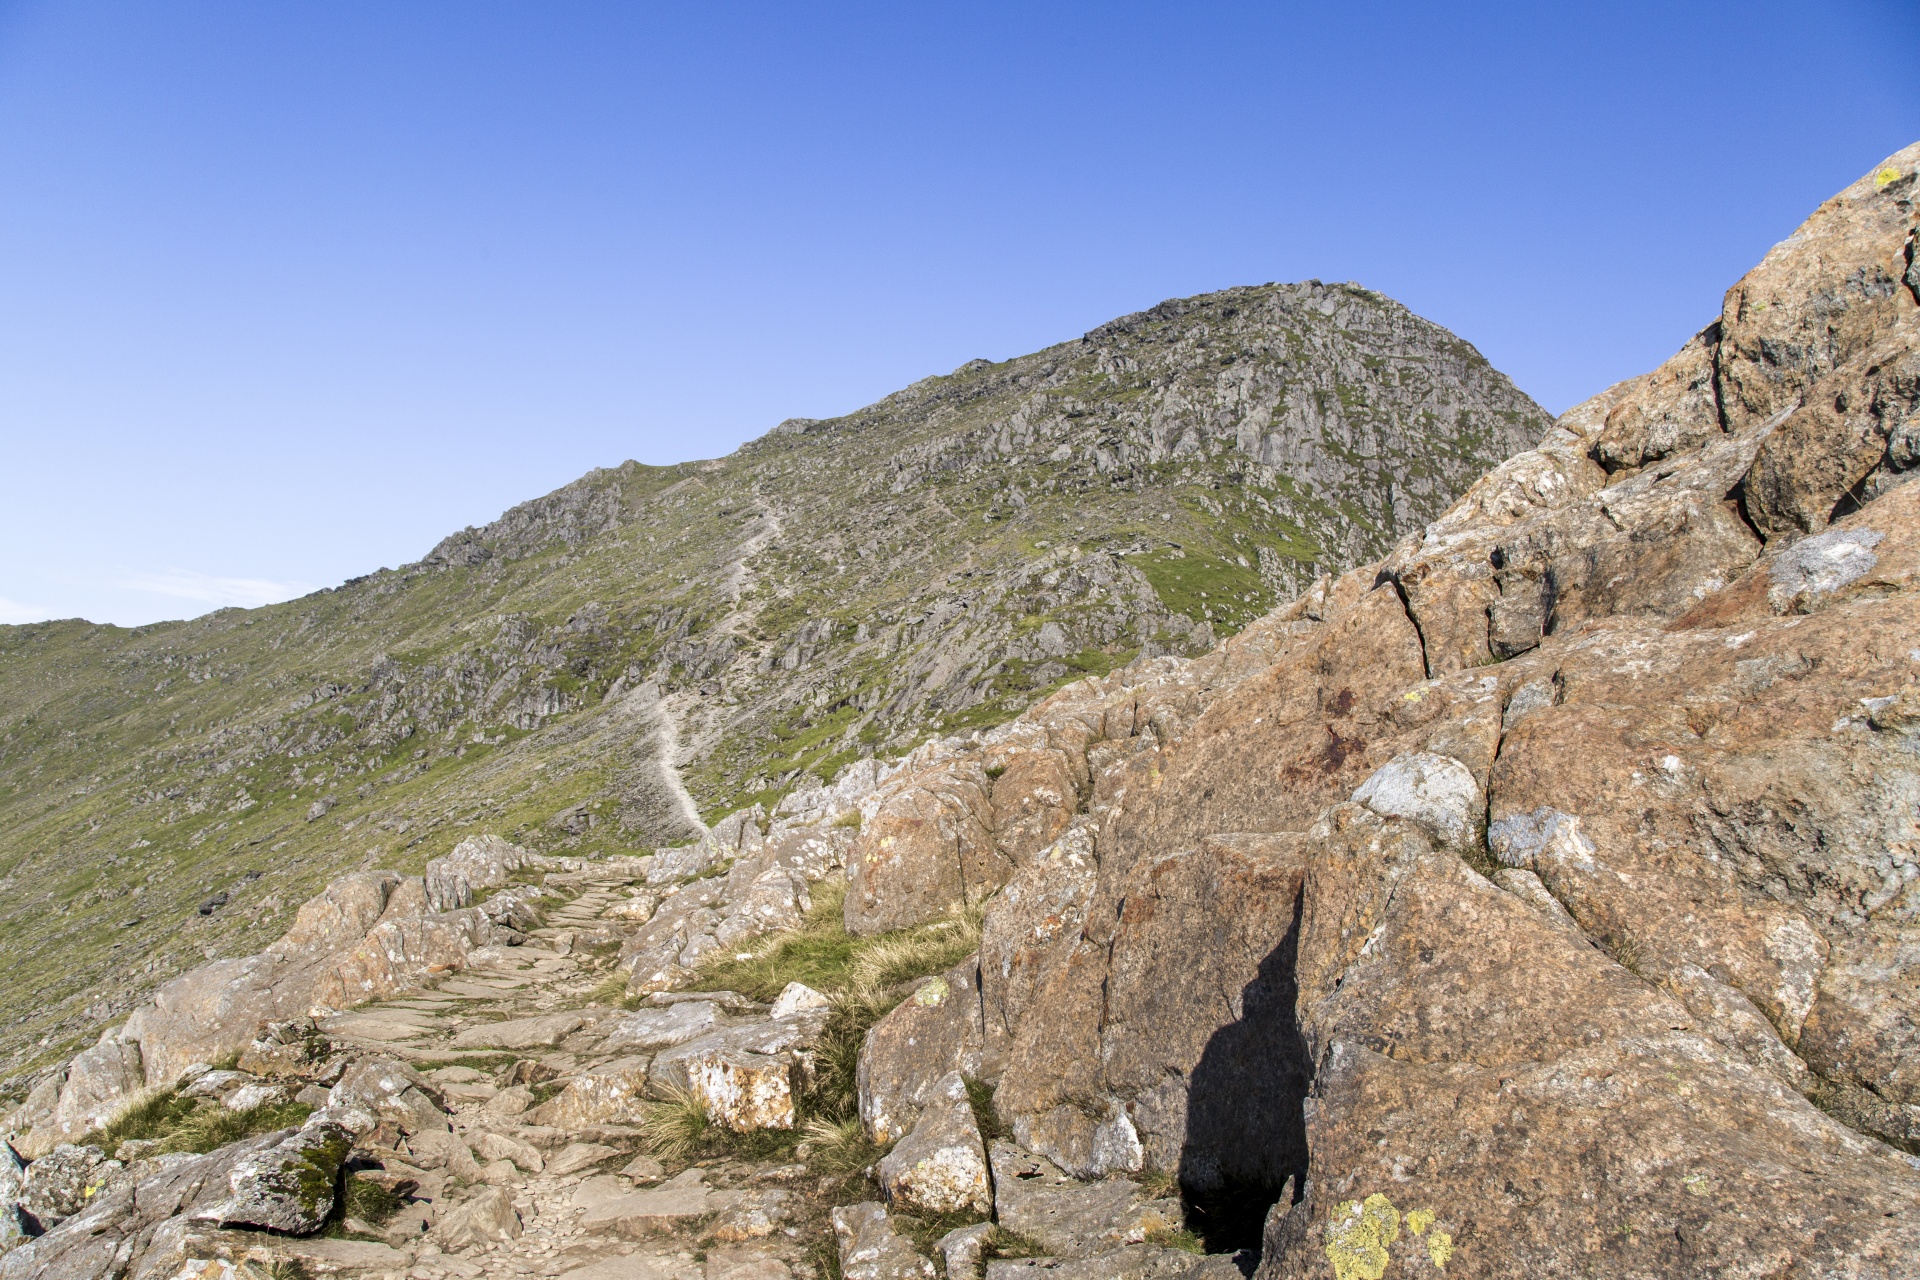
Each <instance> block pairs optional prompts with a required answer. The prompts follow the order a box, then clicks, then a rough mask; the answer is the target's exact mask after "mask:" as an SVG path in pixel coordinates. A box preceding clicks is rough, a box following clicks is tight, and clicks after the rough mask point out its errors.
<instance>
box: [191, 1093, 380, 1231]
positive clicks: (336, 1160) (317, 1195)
mask: <svg viewBox="0 0 1920 1280" xmlns="http://www.w3.org/2000/svg"><path fill="white" fill-rule="evenodd" d="M353 1140H354V1135H353V1134H352V1133H351V1132H350V1131H349V1130H348V1129H347V1128H346V1126H344V1125H342V1124H340V1123H339V1122H338V1121H336V1120H334V1119H333V1118H331V1117H329V1116H328V1115H327V1114H326V1113H325V1112H321V1113H318V1114H317V1115H316V1116H315V1117H314V1119H312V1120H309V1121H308V1122H307V1123H306V1125H304V1126H303V1127H301V1128H300V1129H298V1130H296V1131H295V1132H293V1133H291V1134H288V1135H287V1136H286V1137H284V1138H282V1139H281V1140H280V1141H279V1142H277V1143H275V1144H274V1145H273V1146H271V1147H268V1148H267V1149H266V1150H264V1151H260V1152H256V1153H255V1154H253V1155H251V1156H248V1157H246V1158H245V1159H243V1160H242V1161H240V1163H239V1164H237V1165H235V1166H234V1169H233V1172H232V1173H231V1174H230V1175H228V1185H229V1186H230V1187H231V1188H232V1191H233V1194H232V1196H231V1197H230V1198H229V1199H228V1200H227V1202H226V1203H225V1204H223V1205H221V1206H220V1208H219V1210H218V1214H217V1216H218V1218H219V1221H220V1225H221V1226H238V1227H264V1228H266V1229H268V1230H270V1231H285V1232H288V1233H290V1234H293V1235H305V1234H307V1233H308V1232H312V1231H318V1230H319V1229H320V1226H321V1224H322V1223H324V1222H325V1221H326V1220H327V1215H328V1214H330V1213H332V1212H333V1203H334V1195H335V1192H336V1190H337V1188H338V1184H339V1181H340V1165H341V1163H342V1162H343V1161H344V1160H345V1159H346V1158H347V1152H348V1151H349V1150H351V1149H352V1147H353Z"/></svg>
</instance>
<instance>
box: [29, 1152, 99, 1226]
mask: <svg viewBox="0 0 1920 1280" xmlns="http://www.w3.org/2000/svg"><path fill="white" fill-rule="evenodd" d="M124 1170H125V1166H124V1165H122V1164H121V1163H120V1162H119V1161H118V1160H112V1159H109V1158H108V1157H107V1153H106V1152H104V1151H102V1150H101V1149H100V1148H98V1147H92V1146H86V1147H83V1146H79V1145H77V1144H75V1143H71V1142H65V1143H61V1144H60V1145H59V1146H57V1147H55V1148H53V1149H52V1150H51V1151H48V1152H47V1153H46V1154H45V1155H42V1156H41V1157H40V1158H39V1159H37V1160H34V1161H33V1162H32V1163H31V1164H29V1165H28V1166H27V1168H26V1173H25V1174H24V1175H23V1176H22V1177H21V1179H20V1191H19V1200H18V1204H19V1213H20V1217H21V1219H22V1220H23V1222H24V1225H25V1226H26V1227H27V1228H28V1229H29V1230H30V1231H32V1232H33V1233H34V1234H35V1235H39V1234H41V1233H43V1232H46V1231H51V1230H52V1229H53V1228H55V1227H57V1226H59V1225H60V1224H61V1223H63V1222H65V1221H66V1220H67V1219H68V1218H71V1217H73V1216H74V1215H75V1214H77V1213H79V1212H81V1211H82V1210H84V1209H85V1208H86V1207H87V1205H88V1204H89V1203H90V1202H91V1201H92V1200H93V1198H94V1197H95V1196H97V1195H99V1194H100V1193H101V1192H102V1191H103V1190H105V1189H107V1188H108V1187H111V1186H113V1185H114V1184H116V1183H118V1182H120V1181H121V1177H120V1175H121V1174H122V1173H123V1172H124Z"/></svg>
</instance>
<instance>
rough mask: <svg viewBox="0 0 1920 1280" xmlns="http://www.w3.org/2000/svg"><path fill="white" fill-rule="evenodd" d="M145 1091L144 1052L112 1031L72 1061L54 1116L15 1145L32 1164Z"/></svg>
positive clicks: (106, 1118) (54, 1108)
mask: <svg viewBox="0 0 1920 1280" xmlns="http://www.w3.org/2000/svg"><path fill="white" fill-rule="evenodd" d="M145 1089H146V1070H145V1067H144V1065H143V1063H142V1062H141V1058H140V1046H139V1045H138V1044H135V1043H133V1042H132V1041H129V1040H124V1039H122V1038H121V1032H120V1031H119V1030H113V1031H108V1032H106V1033H105V1034H103V1035H102V1036H101V1037H100V1042H99V1043H98V1044H96V1045H94V1046H93V1047H92V1048H91V1049H85V1050H82V1051H81V1052H80V1053H78V1054H76V1055H74V1058H73V1061H72V1062H70V1063H68V1064H67V1072H66V1079H65V1080H63V1081H62V1082H61V1084H60V1093H59V1097H58V1099H57V1100H56V1101H55V1103H54V1106H53V1113H52V1114H51V1115H50V1116H48V1117H47V1118H46V1120H45V1122H44V1123H42V1124H39V1125H36V1126H34V1128H33V1129H31V1130H30V1131H29V1132H27V1133H26V1134H24V1135H22V1136H21V1137H20V1139H19V1140H18V1142H17V1143H16V1145H17V1146H18V1147H19V1149H20V1154H21V1155H23V1156H26V1157H27V1158H29V1159H32V1158H33V1157H35V1156H38V1155H42V1154H44V1153H45V1152H48V1151H51V1150H53V1149H54V1148H55V1147H57V1146H59V1145H60V1144H62V1143H68V1142H73V1141H75V1140H76V1139H78V1138H79V1137H81V1136H82V1135H83V1134H85V1133H87V1132H89V1131H91V1130H93V1129H97V1128H99V1127H100V1126H101V1125H103V1124H105V1123H106V1122H107V1121H109V1120H111V1119H112V1118H113V1117H114V1115H115V1113H117V1112H118V1111H120V1110H121V1109H122V1108H123V1107H125V1106H126V1105H127V1104H128V1103H130V1102H132V1101H134V1100H135V1099H136V1098H138V1097H139V1096H140V1095H141V1094H142V1093H143V1092H144V1091H145Z"/></svg>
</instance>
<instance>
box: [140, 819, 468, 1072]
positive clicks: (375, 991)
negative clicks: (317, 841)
mask: <svg viewBox="0 0 1920 1280" xmlns="http://www.w3.org/2000/svg"><path fill="white" fill-rule="evenodd" d="M463 847H466V846H463ZM487 856H488V857H489V858H492V857H493V854H492V853H489V854H488V855H487ZM462 865H465V866H467V869H468V870H473V869H474V868H473V863H472V861H471V860H470V861H468V862H466V863H463V864H462ZM462 874H464V873H462ZM440 882H441V885H442V889H443V891H445V892H453V890H451V889H448V888H447V886H448V885H449V884H457V883H458V884H468V883H469V882H468V881H465V880H460V879H458V878H457V877H455V876H454V875H453V873H452V872H450V871H445V872H443V873H442V874H441V881H440ZM470 888H471V886H470V884H469V892H470ZM455 896H458V895H457V893H456V894H455ZM497 929H498V926H496V925H495V924H494V923H493V921H492V920H491V919H489V918H488V916H487V914H486V912H485V911H484V910H483V909H480V908H473V907H469V908H464V909H461V910H454V911H434V910H433V909H432V908H431V905H430V901H429V894H428V891H427V885H426V882H425V881H424V880H423V879H421V878H419V877H406V876H399V875H396V874H394V873H393V872H391V871H366V872H357V873H355V874H352V875H348V876H343V877H342V878H340V879H338V880H335V881H333V882H332V883H331V884H329V885H328V886H327V887H326V889H324V890H323V891H322V892H321V893H320V894H319V895H318V896H317V897H315V898H314V899H312V900H311V901H309V902H308V903H306V904H305V905H304V906H302V907H301V908H300V910H299V913H298V914H297V915H296V917H295V919H294V923H293V927H292V928H290V929H288V930H287V932H286V935H285V936H284V937H282V938H281V939H280V940H279V941H278V942H276V943H274V944H273V945H272V946H270V947H268V948H267V949H266V950H265V951H263V952H261V953H259V954H257V955H253V956H247V957H244V958H242V959H236V960H216V961H214V962H212V963H211V964H207V965H204V966H202V967H201V968H199V969H196V970H194V971H193V972H191V973H189V974H186V975H185V976H183V977H180V978H176V979H175V980H174V981H172V982H170V983H168V984H167V985H166V986H164V987H162V988H161V989H160V990H159V992H157V993H156V994H155V996H154V1001H153V1004H152V1005H150V1006H146V1007H144V1008H141V1009H139V1010H137V1011H135V1013H134V1014H133V1016H132V1017H131V1018H130V1019H129V1020H128V1023H127V1026H126V1028H125V1029H124V1030H123V1031H122V1032H121V1033H120V1034H121V1037H122V1038H123V1039H125V1040H127V1041H131V1042H134V1043H137V1044H138V1046H139V1050H140V1054H141V1057H142V1060H143V1065H144V1074H145V1082H146V1083H147V1084H148V1085H150V1086H162V1085H166V1084H170V1083H172V1082H173V1081H174V1080H176V1079H178V1078H179V1076H180V1073H181V1072H182V1071H184V1070H185V1069H186V1068H187V1067H189V1066H191V1065H193V1064H194V1063H196V1062H214V1061H218V1060H219V1059H221V1058H225V1057H232V1056H235V1055H238V1054H240V1053H241V1052H243V1051H245V1050H246V1049H247V1047H248V1045H249V1044H250V1043H251V1042H252V1041H253V1039H254V1038H255V1036H256V1035H257V1034H258V1033H259V1032H260V1031H261V1030H262V1029H263V1028H265V1027H266V1026H267V1025H269V1024H271V1023H278V1022H285V1021H289V1020H293V1019H298V1018H301V1017H305V1016H307V1015H308V1014H309V1013H310V1012H311V1011H313V1010H314V1009H315V1008H319V1009H322V1010H328V1009H344V1008H349V1007H351V1006H353V1005H356V1004H360V1003H363V1002H365V1001H367V1000H373V999H378V998H380V997H383V996H387V995H391V994H393V993H394V992H395V991H397V990H399V989H400V988H401V987H403V986H404V985H406V984H407V983H408V982H412V981H418V980H419V979H420V978H422V977H424V976H426V975H427V974H430V973H441V972H446V971H448V970H451V969H458V968H460V967H461V966H462V965H463V964H464V963H465V961H466V957H467V955H468V954H469V953H470V952H471V951H472V950H473V949H474V948H475V947H479V946H484V945H486V943H487V942H489V941H490V940H491V939H492V937H493V936H494V934H495V932H496V930H497Z"/></svg>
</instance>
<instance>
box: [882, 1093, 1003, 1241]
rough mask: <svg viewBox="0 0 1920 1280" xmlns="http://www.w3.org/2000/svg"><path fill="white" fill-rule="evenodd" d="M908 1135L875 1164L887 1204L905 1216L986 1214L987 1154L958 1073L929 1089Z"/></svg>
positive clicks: (989, 1190)
mask: <svg viewBox="0 0 1920 1280" xmlns="http://www.w3.org/2000/svg"><path fill="white" fill-rule="evenodd" d="M933 1092H934V1101H933V1103H932V1104H931V1105H929V1106H927V1107H926V1108H924V1109H923V1110H922V1111H921V1113H920V1118H919V1120H918V1121H917V1122H915V1124H914V1126H913V1132H912V1133H910V1134H908V1135H907V1136H906V1137H905V1138H902V1139H901V1140H900V1141H899V1143H897V1144H896V1145H895V1146H894V1148H893V1150H891V1151H889V1152H888V1153H887V1154H886V1156H885V1157H884V1158H882V1159H881V1161H880V1165H879V1169H878V1171H877V1172H878V1176H879V1179H880V1186H881V1189H882V1190H883V1191H885V1192H886V1195H887V1201H888V1203H889V1204H892V1205H894V1206H895V1207H897V1208H900V1209H902V1210H904V1211H905V1212H908V1213H913V1212H916V1211H923V1212H926V1213H936V1214H939V1213H961V1212H965V1211H967V1210H972V1211H973V1212H975V1213H982V1214H984V1213H986V1212H987V1211H988V1210H990V1209H991V1208H992V1207H993V1191H992V1188H991V1187H990V1185H989V1181H988V1174H987V1149H986V1146H985V1145H984V1144H983V1143H982V1142H981V1140H980V1126H979V1124H978V1123H977V1122H976V1121H975V1119H974V1115H973V1106H972V1104H971V1103H970V1102H969V1101H968V1100H967V1084H966V1081H965V1080H963V1079H962V1078H961V1076H960V1073H959V1072H957V1071H955V1072H949V1073H948V1074H947V1075H946V1076H944V1077H942V1078H941V1079H940V1081H939V1082H938V1083H937V1084H935V1085H934V1089H933Z"/></svg>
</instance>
